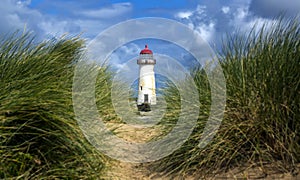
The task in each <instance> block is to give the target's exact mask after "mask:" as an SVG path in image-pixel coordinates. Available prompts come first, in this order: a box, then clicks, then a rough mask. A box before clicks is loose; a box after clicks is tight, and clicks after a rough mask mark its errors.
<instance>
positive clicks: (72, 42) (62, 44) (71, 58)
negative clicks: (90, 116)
mask: <svg viewBox="0 0 300 180" xmlns="http://www.w3.org/2000/svg"><path fill="white" fill-rule="evenodd" d="M82 49H83V42H82V41H81V40H80V39H78V38H61V39H58V40H47V41H44V42H39V43H37V42H36V41H35V39H34V38H33V37H32V36H31V35H29V34H23V35H20V34H19V33H15V34H12V35H10V36H2V37H1V39H0V179H20V178H21V179H55V178H64V179H95V178H100V177H101V170H102V169H103V167H104V163H103V162H104V160H105V159H104V157H103V156H102V155H101V154H100V153H99V152H98V151H97V150H95V149H94V148H93V146H92V145H90V144H89V143H88V142H87V141H86V140H85V138H84V136H83V134H82V133H81V130H80V129H79V127H78V125H77V122H76V120H75V119H74V112H73V108H72V79H73V72H74V66H75V64H76V63H77V61H79V60H80V57H81V55H82ZM102 75H103V76H105V72H102ZM100 76H101V75H100ZM101 83H104V81H102V82H101Z"/></svg>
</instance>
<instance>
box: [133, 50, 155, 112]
mask: <svg viewBox="0 0 300 180" xmlns="http://www.w3.org/2000/svg"><path fill="white" fill-rule="evenodd" d="M137 64H138V65H139V87H138V88H139V90H138V100H137V106H138V109H139V110H140V111H150V105H155V104H156V92H155V77H154V65H155V64H156V60H155V59H154V57H153V52H152V51H151V50H150V49H149V48H148V45H145V49H143V50H142V51H141V52H140V56H139V59H138V60H137Z"/></svg>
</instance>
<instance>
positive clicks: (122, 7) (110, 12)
mask: <svg viewBox="0 0 300 180" xmlns="http://www.w3.org/2000/svg"><path fill="white" fill-rule="evenodd" d="M131 10H132V4H131V3H129V2H127V3H116V4H113V5H112V6H111V7H105V8H100V9H96V10H86V11H81V12H79V14H82V15H84V16H87V17H89V18H103V19H107V18H113V17H117V16H120V15H122V14H124V13H128V12H130V11H131Z"/></svg>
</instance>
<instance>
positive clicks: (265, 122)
mask: <svg viewBox="0 0 300 180" xmlns="http://www.w3.org/2000/svg"><path fill="white" fill-rule="evenodd" d="M218 60H219V63H220V64H221V66H222V69H223V72H224V76H225V79H226V88H227V89H226V91H227V92H226V93H227V100H226V110H225V114H224V119H223V121H222V125H221V127H220V128H219V130H218V133H217V134H216V136H215V137H214V139H213V141H212V142H210V144H209V145H207V146H206V147H205V148H203V149H200V148H198V146H197V145H198V143H199V140H200V138H201V133H202V130H203V127H204V125H205V123H206V120H207V117H208V115H209V108H210V88H209V82H208V80H207V77H206V74H205V72H204V70H203V69H202V68H196V69H195V71H194V72H192V74H193V75H194V79H195V82H196V84H197V87H198V90H199V101H200V105H199V107H200V116H199V119H198V126H197V127H196V128H195V130H194V132H193V134H192V136H191V137H190V138H189V139H188V140H187V142H186V143H185V144H184V145H183V146H182V147H181V148H180V149H178V150H176V151H175V152H174V153H173V154H172V155H170V156H168V157H166V158H164V159H162V160H160V161H157V162H155V163H153V164H154V165H156V166H151V167H152V169H155V170H158V171H163V172H165V173H166V174H172V173H175V172H176V173H180V174H188V173H192V172H197V174H198V175H199V176H202V177H203V176H207V175H213V174H215V173H219V172H221V171H226V170H229V169H230V168H233V167H243V168H248V167H252V166H259V167H260V168H261V170H262V171H265V170H266V168H265V165H266V164H271V165H272V167H273V169H274V170H278V171H284V172H293V171H294V168H295V167H296V164H297V163H300V25H299V19H289V20H287V21H286V20H281V21H278V22H277V23H276V24H273V25H272V26H271V27H268V28H267V26H265V27H263V28H261V29H260V30H259V31H258V32H254V31H253V32H251V33H250V34H249V35H248V36H239V35H235V36H232V37H229V38H228V40H227V41H225V43H224V45H223V50H222V52H221V53H220V55H219V57H218ZM169 91H173V92H174V93H170V92H169V93H168V94H166V96H179V95H178V94H177V95H176V93H175V91H174V88H172V87H171V88H169ZM166 98H167V99H176V97H166ZM176 103H177V104H180V101H173V102H172V104H173V106H176ZM174 104H175V105H174ZM174 116H175V115H174ZM153 167H154V168H153Z"/></svg>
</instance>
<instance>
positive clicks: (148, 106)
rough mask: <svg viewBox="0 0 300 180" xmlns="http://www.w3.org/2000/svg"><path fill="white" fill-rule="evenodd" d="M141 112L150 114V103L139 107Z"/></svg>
mask: <svg viewBox="0 0 300 180" xmlns="http://www.w3.org/2000/svg"><path fill="white" fill-rule="evenodd" d="M137 107H138V110H139V111H144V112H148V111H151V107H150V104H149V103H143V104H141V105H137Z"/></svg>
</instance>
